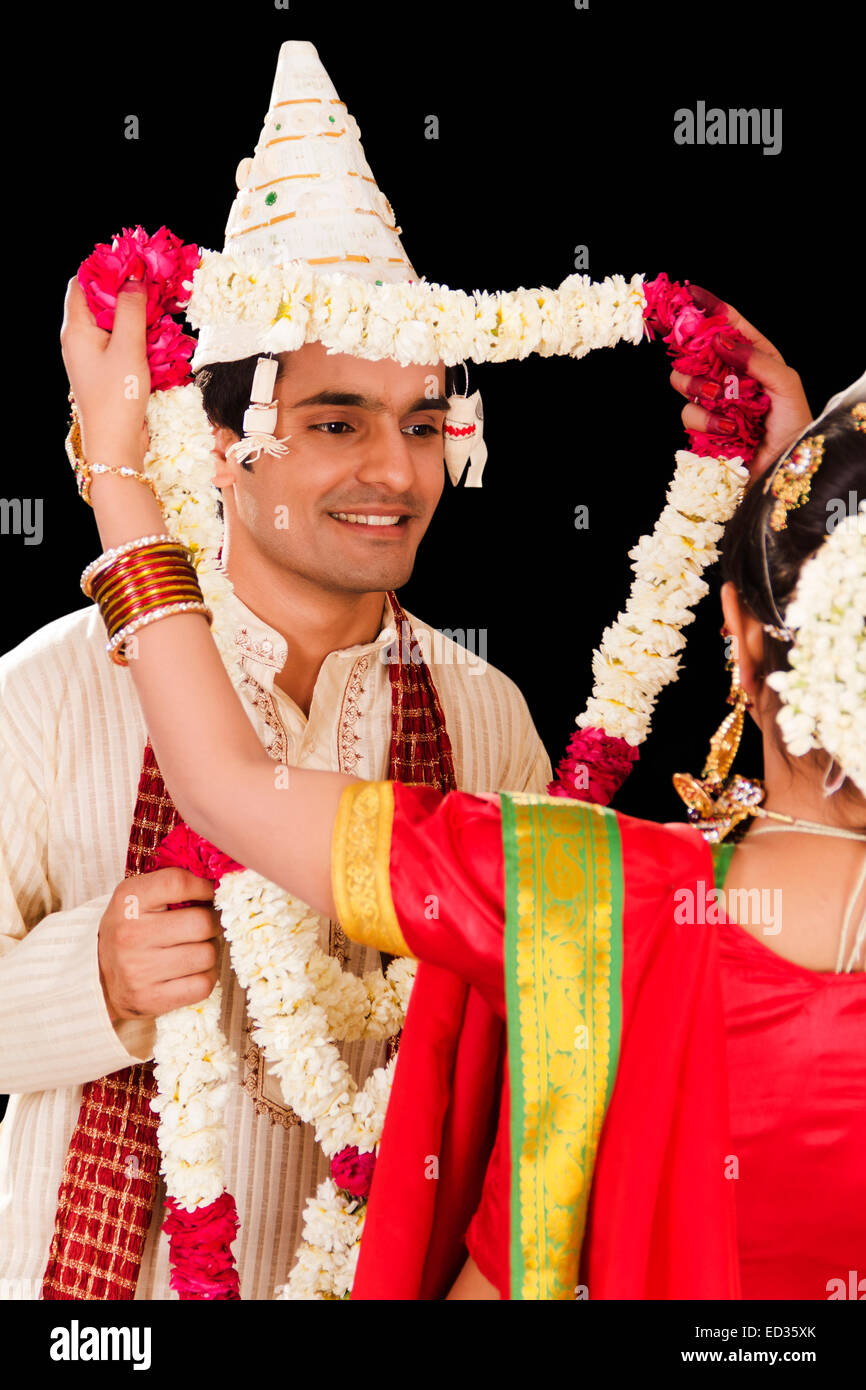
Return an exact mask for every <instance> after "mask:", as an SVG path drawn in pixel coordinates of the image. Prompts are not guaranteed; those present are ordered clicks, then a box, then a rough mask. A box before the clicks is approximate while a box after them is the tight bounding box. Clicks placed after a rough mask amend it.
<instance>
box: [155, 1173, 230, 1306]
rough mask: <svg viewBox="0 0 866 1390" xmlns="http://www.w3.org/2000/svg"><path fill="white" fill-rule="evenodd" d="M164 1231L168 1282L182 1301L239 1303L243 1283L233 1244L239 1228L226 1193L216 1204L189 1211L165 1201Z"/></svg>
mask: <svg viewBox="0 0 866 1390" xmlns="http://www.w3.org/2000/svg"><path fill="white" fill-rule="evenodd" d="M165 1205H166V1210H167V1212H168V1215H167V1216H166V1218H165V1221H164V1222H163V1227H162V1229H163V1230H164V1231H165V1233H166V1235H167V1236H168V1238H169V1260H170V1264H171V1277H170V1279H169V1283H170V1285H171V1287H172V1288H173V1289H174V1290H175V1292H176V1293H177V1294H178V1295H179V1296H180V1298H181V1299H185V1300H186V1299H203V1300H209V1301H212V1300H214V1299H223V1300H236V1299H239V1298H240V1282H239V1279H238V1272H237V1269H236V1267H235V1257H234V1255H233V1254H232V1251H231V1243H232V1241H233V1240H234V1238H235V1236H236V1235H237V1230H238V1226H239V1224H240V1223H239V1221H238V1214H237V1208H236V1206H235V1199H234V1197H233V1196H232V1195H231V1193H230V1192H223V1193H221V1194H220V1196H219V1197H217V1199H216V1201H214V1202H210V1203H209V1204H208V1205H207V1206H206V1207H198V1208H197V1209H196V1210H195V1211H186V1210H185V1209H184V1208H183V1207H181V1206H179V1205H178V1203H177V1201H176V1200H175V1199H174V1198H173V1197H167V1198H166V1202H165Z"/></svg>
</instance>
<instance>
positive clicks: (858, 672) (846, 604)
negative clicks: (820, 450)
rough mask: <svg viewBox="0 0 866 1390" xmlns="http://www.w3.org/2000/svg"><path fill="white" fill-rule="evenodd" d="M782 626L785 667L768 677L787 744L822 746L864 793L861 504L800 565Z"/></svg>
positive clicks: (864, 507) (865, 606)
mask: <svg viewBox="0 0 866 1390" xmlns="http://www.w3.org/2000/svg"><path fill="white" fill-rule="evenodd" d="M785 627H786V628H787V629H788V630H789V631H791V632H793V634H794V641H793V645H792V647H791V650H790V652H789V656H788V660H789V664H790V669H789V670H787V671H774V672H772V673H771V674H770V675H769V676H768V677H767V684H768V685H769V686H771V687H772V689H773V690H775V691H776V692H777V693H778V694H779V696H780V697H781V700H782V705H781V708H780V709H779V712H778V714H777V716H776V718H777V722H778V725H779V728H780V729H781V732H782V736H783V738H784V740H785V743H786V745H787V747H788V749H789V750H790V752H791V753H793V754H794V755H795V756H798V757H799V756H802V755H803V754H804V753H808V752H809V751H810V749H813V748H823V749H825V750H826V751H827V752H828V753H830V754H831V756H832V757H833V758H835V759H836V761H837V762H838V763H839V765H840V767H841V768H842V769H843V771H844V772H845V774H846V775H847V776H848V777H850V778H851V780H852V781H853V782H854V783H855V784H856V786H857V787H858V789H859V790H860V791H861V792H862V793H863V794H864V795H866V502H861V503H860V506H859V508H858V510H857V513H856V514H855V515H853V516H847V517H845V518H844V519H843V520H842V521H841V522H840V523H839V525H838V526H837V527H836V528H835V530H834V531H832V532H831V533H830V535H828V537H827V539H826V540H825V541H824V543H823V544H822V545H821V547H820V548H819V549H818V550H817V551H816V552H815V554H814V555H813V556H812V557H811V558H810V559H809V560H807V561H806V563H805V564H804V565H803V568H802V570H801V572H800V578H799V580H798V583H797V587H796V590H795V592H794V595H793V598H792V599H791V602H790V603H789V604H788V608H787V611H786V613H785Z"/></svg>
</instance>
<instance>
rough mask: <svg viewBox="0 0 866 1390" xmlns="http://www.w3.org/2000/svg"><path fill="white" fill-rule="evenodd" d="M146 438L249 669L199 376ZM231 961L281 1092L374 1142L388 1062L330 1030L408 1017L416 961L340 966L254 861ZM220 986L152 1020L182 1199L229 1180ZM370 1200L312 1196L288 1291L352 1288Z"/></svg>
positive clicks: (334, 1127) (164, 498)
mask: <svg viewBox="0 0 866 1390" xmlns="http://www.w3.org/2000/svg"><path fill="white" fill-rule="evenodd" d="M147 423H148V429H149V433H150V448H149V451H148V454H147V457H146V459H145V463H144V471H145V473H146V474H147V475H148V477H150V478H151V479H152V480H153V482H154V485H155V486H156V489H157V491H158V493H159V495H160V500H161V502H162V505H163V510H164V511H165V514H166V529H167V530H168V532H169V533H170V534H171V535H172V536H173V537H175V538H176V539H178V540H183V541H184V543H185V544H187V545H188V546H189V547H190V549H191V550H192V552H193V562H194V564H195V567H196V571H197V573H198V578H199V582H200V584H201V588H202V593H203V596H204V599H205V602H206V603H207V605H208V607H209V608H210V609H211V610H212V612H213V625H212V628H211V631H212V634H213V637H214V640H215V642H216V644H217V647H218V649H219V651H220V655H221V657H222V659H223V662H224V663H225V666H226V669H227V671H228V673H229V676H230V677H231V679H232V682H233V684H234V685H235V687H236V688H239V686H240V682H241V679H242V675H243V670H242V666H241V662H240V658H239V655H238V652H237V647H236V646H235V643H234V640H233V638H234V633H233V630H232V624H231V623H230V622H229V621H228V613H227V610H226V599H227V597H228V595H229V594H230V593H231V583H230V581H229V579H228V577H227V576H226V575H225V574H224V573H223V572H222V571H221V570H220V569H219V568H218V566H217V555H218V552H219V547H220V544H221V541H222V525H221V523H220V520H219V517H218V514H217V511H216V495H215V492H214V489H213V485H212V482H211V478H212V474H213V460H212V457H211V450H212V447H213V436H212V432H211V429H210V425H209V424H208V421H207V417H206V416H205V413H204V409H203V407H202V401H201V392H200V391H199V388H198V387H197V386H195V385H188V386H177V387H173V388H172V389H170V390H168V391H158V392H154V393H153V394H152V395H151V397H150V400H149V402H148V407H147ZM215 902H216V905H217V907H218V908H219V909H220V911H221V918H222V925H223V930H224V932H225V935H226V939H227V941H228V943H229V948H230V952H231V963H232V968H233V969H234V971H235V974H236V976H237V978H238V981H239V983H240V984H241V986H242V987H243V988H245V989H246V991H247V998H248V1004H249V1013H250V1017H251V1019H252V1020H253V1023H254V1031H253V1034H252V1036H253V1039H254V1041H255V1042H256V1043H258V1044H259V1045H260V1046H261V1047H262V1048H263V1051H264V1054H265V1057H266V1059H267V1061H268V1062H269V1063H270V1064H271V1070H272V1071H273V1072H274V1073H275V1074H276V1075H277V1076H278V1077H279V1079H280V1085H281V1088H282V1091H283V1096H284V1099H285V1101H286V1104H287V1105H289V1106H290V1107H291V1108H292V1109H293V1110H294V1111H295V1112H296V1114H298V1115H299V1116H300V1117H301V1119H302V1120H304V1121H307V1122H309V1123H313V1124H315V1127H316V1129H315V1133H316V1139H317V1142H318V1143H320V1144H321V1146H322V1149H323V1150H324V1152H325V1153H326V1154H327V1155H328V1157H333V1155H334V1154H335V1153H338V1152H339V1151H340V1150H341V1149H342V1148H345V1147H346V1146H347V1145H351V1144H356V1145H357V1147H358V1149H359V1151H360V1152H370V1151H372V1150H373V1149H375V1147H376V1145H377V1144H378V1142H379V1139H380V1137H381V1134H382V1126H383V1123H384V1118H385V1109H386V1106H387V1102H388V1095H389V1093H390V1086H391V1078H392V1075H393V1063H391V1064H389V1065H388V1066H387V1067H380V1068H378V1069H377V1070H376V1071H374V1072H373V1074H372V1076H370V1077H369V1079H368V1081H367V1083H366V1085H365V1086H364V1087H363V1088H361V1089H359V1088H358V1086H357V1085H356V1083H355V1081H354V1079H353V1078H352V1076H351V1074H350V1072H349V1069H348V1067H347V1065H346V1063H345V1062H344V1061H343V1059H342V1058H341V1057H340V1054H339V1051H338V1049H337V1048H336V1046H335V1042H336V1041H350V1040H353V1039H359V1038H387V1037H391V1036H393V1034H395V1033H397V1032H399V1030H400V1029H401V1028H402V1026H403V1023H404V1021H405V1017H406V1009H407V1007H408V1002H409V995H410V992H411V988H412V981H413V979H414V974H415V969H416V962H415V961H409V960H402V959H401V960H395V961H392V963H391V965H390V966H389V968H388V971H387V973H386V974H385V975H384V976H383V974H382V972H381V971H370V972H368V973H367V974H366V975H365V976H364V977H363V978H358V977H357V976H355V975H353V974H351V973H350V972H343V971H342V970H341V969H340V966H339V964H338V963H337V961H335V960H333V959H332V958H331V957H329V956H327V955H326V954H325V953H324V952H323V951H322V950H320V949H319V946H318V933H319V924H320V919H319V917H318V916H317V915H316V914H315V913H313V912H311V910H310V909H309V908H308V907H307V906H306V905H305V904H304V903H302V902H300V901H299V900H298V899H296V898H292V897H290V896H288V895H287V894H286V892H285V890H284V889H282V888H279V887H277V885H275V884H273V883H270V882H268V880H267V879H264V878H262V877H261V876H260V875H259V874H255V873H253V872H251V871H250V870H244V871H243V872H242V873H232V874H225V875H224V876H223V878H222V880H221V882H220V886H219V889H218V890H217V893H216V895H215ZM220 1007H221V988H220V986H219V985H217V986H216V988H215V989H214V991H213V992H212V994H211V995H210V996H209V998H208V999H207V1000H205V1001H204V1002H203V1003H202V1004H196V1005H191V1006H189V1007H186V1008H183V1009H175V1010H173V1011H172V1012H171V1013H169V1014H164V1015H162V1017H160V1018H158V1019H157V1023H156V1043H155V1046H154V1059H155V1061H156V1067H155V1076H156V1081H157V1097H156V1099H155V1100H154V1101H153V1103H152V1104H153V1109H154V1110H155V1111H157V1113H158V1114H159V1116H160V1122H159V1127H158V1141H159V1146H160V1152H161V1154H162V1165H161V1168H162V1172H163V1175H164V1176H165V1180H166V1188H167V1192H168V1195H169V1196H171V1197H174V1198H175V1199H176V1200H177V1201H178V1202H179V1203H180V1204H181V1205H182V1206H183V1207H185V1208H186V1209H187V1210H194V1209H195V1208H196V1207H199V1206H203V1205H205V1204H207V1203H209V1202H212V1201H214V1200H215V1199H216V1198H217V1197H218V1196H219V1195H220V1193H221V1192H222V1191H223V1190H224V1188H225V1164H224V1152H225V1146H226V1142H227V1134H226V1128H225V1107H226V1104H227V1101H228V1095H229V1086H228V1078H229V1077H230V1076H231V1074H232V1072H233V1071H234V1069H235V1067H236V1066H237V1059H236V1057H235V1055H234V1054H233V1053H232V1051H231V1049H230V1048H229V1046H228V1043H227V1041H226V1039H225V1036H224V1034H223V1032H222V1029H221V1027H220ZM362 1226H363V1205H362V1204H360V1203H358V1202H357V1201H354V1200H353V1199H351V1198H347V1196H346V1194H344V1193H342V1192H340V1191H339V1190H338V1189H337V1188H336V1187H335V1186H334V1184H333V1182H331V1180H330V1179H328V1180H327V1181H326V1182H325V1183H323V1184H320V1187H319V1191H318V1192H317V1194H316V1196H315V1197H314V1198H311V1199H310V1201H309V1202H308V1204H307V1213H306V1218H305V1227H304V1235H305V1241H304V1242H303V1244H302V1246H301V1248H300V1250H299V1252H298V1263H297V1266H296V1268H295V1270H294V1271H293V1272H292V1274H291V1275H290V1278H289V1283H288V1284H286V1285H284V1286H282V1287H281V1289H279V1290H278V1291H277V1297H286V1298H342V1297H344V1296H345V1295H346V1293H347V1292H348V1291H349V1289H350V1288H351V1281H352V1278H353V1277H354V1268H355V1264H356V1262H357V1248H356V1247H357V1245H358V1242H359V1241H360V1232H361V1229H362Z"/></svg>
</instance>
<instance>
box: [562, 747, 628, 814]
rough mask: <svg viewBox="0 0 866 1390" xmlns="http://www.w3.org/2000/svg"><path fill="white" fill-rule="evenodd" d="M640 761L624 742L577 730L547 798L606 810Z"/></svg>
mask: <svg viewBox="0 0 866 1390" xmlns="http://www.w3.org/2000/svg"><path fill="white" fill-rule="evenodd" d="M639 757H640V753H639V751H638V749H637V748H633V747H632V745H631V744H630V743H627V742H626V740H625V739H624V738H616V737H614V736H613V735H612V734H606V733H605V732H604V730H603V729H595V728H593V729H577V730H576V732H575V733H573V734H572V736H571V739H570V741H569V745H568V748H567V750H566V753H565V757H564V758H563V759H562V760H561V762H560V764H559V766H558V767H557V769H556V777H555V779H554V781H552V782H551V783H550V784H549V786H548V788H547V791H548V795H549V796H567V797H570V798H571V799H572V800H573V801H592V802H595V804H596V805H598V806H607V805H608V804H609V802H610V801H611V800H612V799H613V797H614V796H615V794H616V793H617V792H618V791H619V789H620V787H621V786H622V784H623V782H624V781H625V779H626V777H627V776H628V774H629V773H630V772H631V769H632V764H633V763H636V762H637V760H638V758H639ZM584 782H585V783H586V785H583V783H584Z"/></svg>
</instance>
